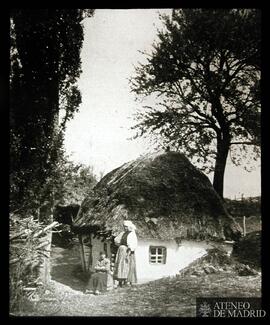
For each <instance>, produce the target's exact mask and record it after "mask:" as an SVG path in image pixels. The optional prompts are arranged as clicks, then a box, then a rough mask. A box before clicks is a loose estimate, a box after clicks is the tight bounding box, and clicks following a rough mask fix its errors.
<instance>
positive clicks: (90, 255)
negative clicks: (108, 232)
mask: <svg viewBox="0 0 270 325" xmlns="http://www.w3.org/2000/svg"><path fill="white" fill-rule="evenodd" d="M92 266H93V250H92V234H90V235H89V257H88V271H89V270H90V268H91V267H92Z"/></svg>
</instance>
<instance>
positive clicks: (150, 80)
mask: <svg viewBox="0 0 270 325" xmlns="http://www.w3.org/2000/svg"><path fill="white" fill-rule="evenodd" d="M161 19H162V21H163V27H164V28H163V29H162V30H159V31H158V41H157V42H156V43H155V44H153V51H152V53H150V54H147V53H145V54H146V55H147V63H145V64H139V65H138V66H137V67H136V70H135V75H134V76H133V77H132V78H131V79H130V83H131V90H132V91H133V92H134V93H136V95H137V98H148V100H149V98H150V99H151V100H152V103H153V101H154V102H155V104H154V105H152V104H150V105H148V106H144V108H145V109H144V110H143V111H140V112H138V113H137V124H136V125H135V127H134V129H136V130H137V131H138V133H137V136H142V135H144V136H148V135H152V136H154V138H156V139H160V140H161V143H162V144H163V145H165V146H167V145H171V146H173V147H175V148H176V149H178V150H181V151H182V152H184V153H185V154H186V155H187V156H188V157H189V158H191V160H192V162H193V163H195V164H197V166H199V167H200V168H202V169H204V170H205V171H207V172H210V171H213V170H214V182H213V185H214V187H215V189H216V190H217V192H218V193H219V194H220V195H221V196H223V178H224V171H225V166H226V160H227V156H228V153H229V150H230V154H231V158H232V161H233V162H234V163H236V164H240V163H241V162H242V160H241V158H242V157H243V154H244V153H247V152H248V153H249V154H250V153H251V152H253V154H254V155H253V158H254V159H256V158H257V157H258V155H259V145H260V65H261V64H260V44H261V31H260V28H261V25H260V20H261V17H260V12H259V11H258V10H253V9H241V10H240V9H233V10H229V9H224V10H223V9H216V10H214V9H211V10H210V9H181V10H173V12H172V16H171V17H169V16H167V15H163V16H161ZM153 98H154V100H153ZM250 149H251V150H250Z"/></svg>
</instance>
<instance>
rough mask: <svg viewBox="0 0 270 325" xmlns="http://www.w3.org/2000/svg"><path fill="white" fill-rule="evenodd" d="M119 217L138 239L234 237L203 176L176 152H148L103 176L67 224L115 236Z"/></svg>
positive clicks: (232, 225) (234, 226)
mask: <svg viewBox="0 0 270 325" xmlns="http://www.w3.org/2000/svg"><path fill="white" fill-rule="evenodd" d="M125 219H129V220H132V221H133V223H134V224H135V225H136V227H137V235H138V237H141V238H160V239H172V238H176V237H180V238H196V239H201V240H202V239H225V238H230V239H235V237H237V236H239V234H240V231H241V230H240V227H239V225H238V224H236V223H235V222H234V220H233V218H232V217H230V216H229V214H228V212H227V211H226V209H225V207H224V205H223V203H222V200H221V199H220V197H219V196H218V195H217V193H216V192H215V190H214V189H213V187H212V185H211V183H210V181H209V179H208V178H207V177H206V176H205V175H204V174H203V173H202V172H200V171H199V170H198V169H196V168H195V167H194V166H193V165H192V164H191V163H190V162H189V160H188V159H187V158H186V157H185V156H184V155H183V154H181V153H179V152H162V153H160V152H159V153H154V154H148V155H146V156H143V157H140V158H138V159H137V160H133V161H131V162H128V163H126V164H124V165H122V166H121V167H119V168H117V169H115V170H113V171H111V172H110V173H108V174H107V175H105V176H104V177H103V178H102V179H101V181H100V182H99V183H98V184H97V185H96V186H95V188H94V189H93V193H92V195H90V196H88V197H87V198H86V199H85V200H84V201H83V203H82V205H81V208H80V211H79V213H78V215H77V218H76V219H75V222H74V225H73V226H74V229H75V230H77V231H79V230H80V231H82V230H87V229H89V228H91V229H92V230H93V229H96V230H98V229H99V230H101V231H104V232H108V233H110V234H112V235H115V234H117V233H119V231H122V221H123V220H125Z"/></svg>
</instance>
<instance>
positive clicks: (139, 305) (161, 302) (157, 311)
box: [23, 248, 261, 317]
mask: <svg viewBox="0 0 270 325" xmlns="http://www.w3.org/2000/svg"><path fill="white" fill-rule="evenodd" d="M52 257H53V258H52V262H53V267H52V279H53V280H52V281H51V283H50V285H49V287H48V290H47V292H46V294H45V295H44V297H43V298H42V299H41V300H39V301H37V303H36V306H35V308H34V310H32V311H31V312H30V311H27V312H24V313H23V314H24V315H32V316H34V315H39V316H43V315H44V316H45V315H54V316H152V317H153V316H178V317H195V307H196V306H195V303H196V297H237V296H238V297H260V296H261V277H260V274H258V275H255V276H239V275H237V273H235V272H232V271H228V272H218V273H215V274H204V275H201V276H196V275H182V276H181V275H177V276H174V277H169V278H164V279H160V280H156V281H152V282H149V283H147V284H141V285H137V286H135V287H128V288H122V289H114V290H113V291H110V292H107V293H105V294H102V295H100V296H95V295H86V294H84V293H83V289H84V283H83V281H80V280H79V279H77V278H76V277H75V276H74V269H75V270H76V267H78V264H77V262H78V254H77V252H76V250H69V251H68V250H63V249H60V248H55V249H54V252H53V255H52ZM77 269H78V268H77Z"/></svg>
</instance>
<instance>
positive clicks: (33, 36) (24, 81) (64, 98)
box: [10, 9, 93, 209]
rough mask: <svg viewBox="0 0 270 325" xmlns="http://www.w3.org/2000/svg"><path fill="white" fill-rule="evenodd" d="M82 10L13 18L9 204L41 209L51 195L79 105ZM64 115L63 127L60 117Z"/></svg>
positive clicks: (86, 13) (29, 12)
mask: <svg viewBox="0 0 270 325" xmlns="http://www.w3.org/2000/svg"><path fill="white" fill-rule="evenodd" d="M92 15H93V10H83V9H15V10H12V12H11V78H10V79H11V80H10V94H11V96H10V98H11V103H10V104H11V105H10V106H11V107H10V108H11V109H10V126H11V203H12V208H13V209H14V208H20V207H22V206H23V205H24V204H25V202H27V203H29V202H30V203H31V204H32V206H33V202H34V201H36V204H37V205H39V204H40V201H41V200H44V196H45V197H46V196H47V197H48V196H49V195H51V194H49V193H52V186H51V185H50V184H51V183H50V180H53V178H55V177H57V168H56V165H57V161H58V158H59V155H61V154H62V152H63V151H62V149H61V147H62V142H63V132H64V128H65V123H66V121H67V120H69V119H71V118H72V116H73V114H74V112H75V111H76V110H77V109H78V106H79V104H80V102H81V96H80V92H79V90H78V88H77V85H76V81H77V79H78V77H79V75H80V73H81V59H80V50H81V47H82V42H83V26H82V20H83V19H84V18H85V17H90V16H92ZM60 109H62V110H63V111H64V112H65V116H64V118H63V121H62V124H61V127H59V125H58V124H59V111H60Z"/></svg>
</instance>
